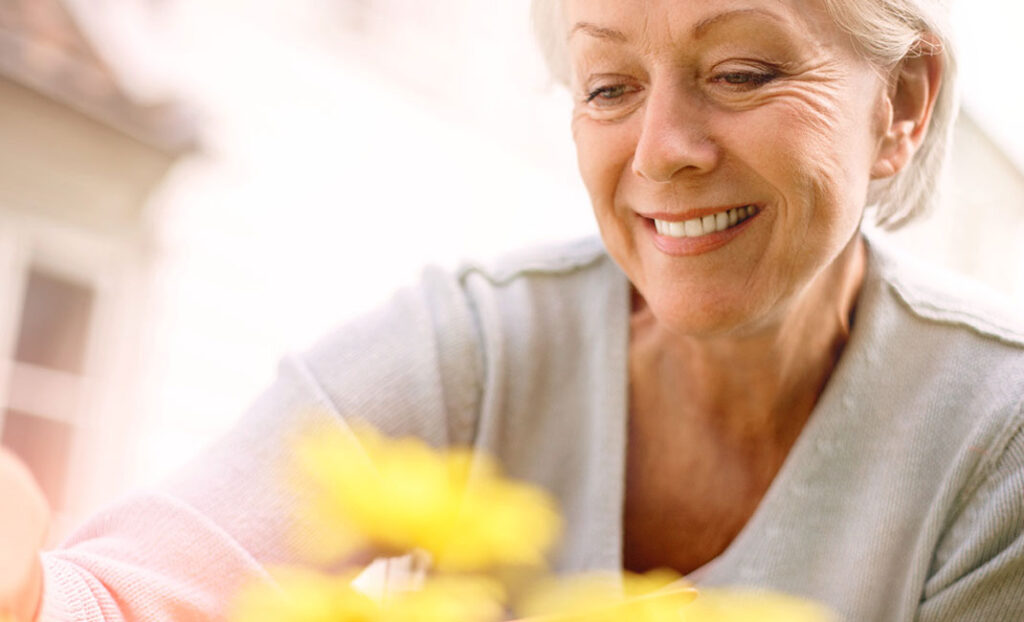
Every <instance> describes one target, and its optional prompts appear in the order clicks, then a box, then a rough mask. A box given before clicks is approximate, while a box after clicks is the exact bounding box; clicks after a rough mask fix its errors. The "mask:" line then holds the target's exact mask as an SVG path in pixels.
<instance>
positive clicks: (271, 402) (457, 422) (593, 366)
mask: <svg viewBox="0 0 1024 622" xmlns="http://www.w3.org/2000/svg"><path fill="white" fill-rule="evenodd" d="M629 300H630V285H629V282H628V281H627V279H626V278H625V276H624V275H623V274H622V272H621V271H620V270H619V268H618V267H617V266H616V265H615V264H614V263H613V262H612V261H611V259H610V258H609V257H608V255H607V254H606V252H605V251H604V249H603V247H602V246H601V243H600V241H599V240H597V239H585V240H581V241H578V242H573V243H568V244H561V245H558V246H554V247H545V248H541V249H533V250H530V251H527V252H524V253H520V254H517V255H514V256H507V257H505V258H503V259H501V260H499V261H497V262H495V263H493V264H490V265H468V266H466V267H464V268H462V269H460V270H458V271H456V272H454V273H452V272H444V271H439V270H428V271H426V272H425V273H424V275H423V277H422V279H421V280H420V282H419V283H418V284H417V285H415V286H413V287H409V288H406V289H403V290H401V291H399V292H398V293H397V294H396V295H395V296H394V297H393V298H392V299H391V300H390V301H388V302H387V303H386V304H384V305H382V306H381V307H380V308H378V309H377V310H376V311H374V312H372V313H369V314H367V315H365V316H363V317H361V318H359V319H357V320H355V321H353V322H351V323H349V324H347V325H346V326H344V327H342V328H341V329H339V330H337V331H336V332H335V333H333V334H332V335H329V336H328V337H327V338H325V339H324V340H322V341H321V342H320V343H319V344H317V345H316V346H314V347H313V348H312V349H310V350H309V351H307V352H305V353H303V354H301V355H295V356H290V357H288V358H286V359H285V360H284V361H283V362H282V365H281V368H280V374H279V377H278V379H277V381H276V382H275V383H274V384H273V385H272V386H271V387H270V388H269V389H268V390H267V391H266V392H265V393H264V394H263V395H262V396H261V397H260V398H259V399H258V400H257V401H256V403H255V404H254V405H253V406H252V407H251V409H250V410H249V412H248V413H246V414H245V416H244V417H243V418H242V419H241V420H240V421H239V423H238V424H237V425H236V426H235V427H234V429H233V430H232V431H231V432H230V433H229V434H227V435H226V436H225V437H224V438H222V439H221V440H219V441H218V442H217V443H215V444H214V445H213V446H211V447H210V448H208V449H207V450H205V451H204V452H203V453H202V454H200V455H199V456H198V457H197V458H196V459H195V460H194V461H193V462H192V463H191V464H190V465H189V466H188V467H187V468H186V469H184V470H183V471H182V472H180V473H178V474H177V475H176V476H174V477H173V478H171V479H170V480H168V481H166V482H164V483H162V484H161V485H159V486H156V487H154V488H153V489H151V490H149V491H146V492H141V493H135V494H133V495H131V496H129V497H127V498H125V499H123V500H122V501H120V502H118V503H117V504H114V505H113V506H111V507H110V508H108V509H107V510H105V511H103V512H101V513H100V514H98V515H97V516H95V517H93V518H92V519H91V520H89V521H88V522H87V523H86V524H85V525H84V526H83V527H82V528H81V529H79V530H78V531H77V533H75V534H74V535H73V536H72V537H71V538H70V540H69V541H68V542H67V543H66V544H65V545H64V546H62V547H61V548H60V549H58V550H55V551H52V552H49V553H47V554H45V556H44V567H45V597H44V603H43V611H42V618H41V619H42V620H44V621H46V622H57V621H76V622H99V621H101V620H108V621H119V620H147V621H165V620H190V621H192V620H220V619H223V618H224V615H225V611H226V610H227V607H228V606H229V603H230V599H231V597H232V595H233V594H234V593H235V591H236V590H237V589H238V586H239V585H240V584H241V583H242V582H244V581H247V580H252V578H254V577H255V578H257V579H260V578H263V579H266V578H267V571H266V568H267V567H269V566H273V565H275V564H280V563H290V562H294V561H296V559H297V549H298V548H299V547H298V543H300V542H305V541H308V540H309V538H310V537H311V536H312V537H315V535H316V532H315V530H316V529H318V527H317V526H315V525H313V524H310V523H306V522H304V519H303V518H302V514H303V513H302V512H301V511H300V508H302V507H304V504H305V503H306V501H307V499H305V498H304V494H305V493H303V492H301V491H296V490H292V489H290V488H289V487H288V486H286V485H285V483H284V481H283V478H282V477H281V473H280V471H281V465H282V464H284V463H286V462H287V459H288V456H289V452H290V448H291V447H292V441H293V439H294V438H295V436H296V434H298V433H316V432H317V431H322V430H327V429H342V430H347V429H348V422H350V421H351V420H352V419H353V418H361V419H365V420H368V421H370V422H372V423H373V424H374V425H376V426H377V427H378V428H380V429H381V430H382V431H384V432H385V433H387V434H391V435H415V436H418V437H421V438H423V439H425V440H426V441H428V442H429V443H431V444H433V445H435V446H447V445H471V446H473V447H475V448H477V449H479V450H481V451H482V452H487V453H488V454H490V455H493V456H495V457H497V458H498V459H499V460H500V461H501V463H502V464H503V466H504V468H505V470H506V471H507V472H508V474H510V475H511V476H513V477H517V478H522V479H525V480H528V481H531V482H534V483H537V484H539V485H541V486H544V487H545V488H547V489H548V490H549V491H551V492H552V493H553V494H554V495H555V497H556V498H557V500H558V501H559V503H560V505H561V509H562V512H563V514H564V516H565V518H566V524H567V528H566V532H565V537H564V539H563V542H562V544H561V546H560V548H559V549H558V550H557V551H556V552H555V554H554V558H553V565H554V567H555V568H556V569H557V570H559V571H563V572H574V571H585V570H614V569H619V568H621V565H622V548H623V546H622V545H623V543H622V508H623V496H624V475H625V451H626V429H627V428H626V424H627V401H628V386H627V378H628V373H627V371H628V370H627V365H628V358H627V352H628V345H629V343H628V342H629ZM1022 428H1024V330H1022V329H1021V328H1020V318H1016V317H1013V314H1012V313H1008V312H1007V311H1006V307H1003V306H999V305H998V304H996V303H990V302H989V296H988V294H986V293H985V292H984V291H983V290H981V289H978V288H974V287H973V286H970V285H967V284H966V283H964V282H960V281H952V280H951V278H950V277H949V276H947V275H942V274H940V273H936V272H932V271H930V270H928V269H925V268H921V267H919V266H914V265H912V264H911V262H910V261H909V260H907V259H906V258H901V257H899V256H898V255H897V254H895V253H894V252H892V251H890V250H886V249H885V248H883V247H882V246H881V245H880V244H879V243H877V242H875V241H871V242H870V243H869V264H868V270H867V275H866V277H865V282H864V285H863V287H862V290H861V293H860V296H859V298H858V302H857V307H856V316H855V322H854V326H853V331H852V334H851V337H850V340H849V342H848V344H847V345H846V347H845V349H844V351H843V354H842V356H841V358H840V360H839V363H838V366H837V367H836V369H835V370H834V372H833V374H832V377H831V378H830V379H829V382H828V384H827V386H826V388H825V391H824V393H823V394H822V395H821V396H820V399H819V400H818V402H817V404H816V406H815V408H814V411H813V413H812V415H811V417H810V419H809V421H808V423H807V424H806V427H805V429H804V430H803V432H802V433H801V435H800V437H799V439H798V440H797V442H796V444H795V445H794V447H793V448H792V450H791V451H790V454H789V456H788V457H787V459H786V461H785V463H784V464H783V466H782V469H781V470H780V472H779V473H778V474H777V476H776V477H775V479H774V480H773V482H772V484H771V486H770V488H769V489H768V491H767V493H766V494H765V496H764V498H763V499H762V500H761V502H760V504H759V506H758V508H757V510H756V511H755V513H754V515H753V516H752V517H751V519H750V520H749V522H748V523H747V524H746V526H745V527H744V528H743V530H742V531H741V532H740V533H739V535H738V536H737V537H736V538H735V540H734V541H733V542H732V543H731V544H730V545H729V547H728V548H727V549H726V550H725V551H724V552H723V553H722V554H721V555H719V556H718V557H717V558H716V559H715V560H713V561H712V562H711V563H710V564H708V565H707V566H705V567H704V568H702V569H701V571H700V572H699V575H698V577H699V578H698V582H699V584H700V585H707V586H721V585H734V586H735V585H742V586H755V587H761V588H768V589H773V590H781V591H784V592H788V593H792V594H796V595H800V596H805V597H808V598H811V599H814V600H816V601H819V602H822V603H824V604H826V605H827V606H829V607H831V608H832V609H834V610H835V611H836V612H837V613H838V615H839V618H840V619H841V620H849V621H856V622H870V621H878V622H899V621H908V622H909V621H911V620H918V621H921V622H940V621H941V622H947V621H948V622H952V621H954V620H955V621H958V622H963V621H978V622H981V621H984V622H993V621H1001V620H1005V621H1007V622H1011V621H1019V620H1024V431H1022ZM681 485H683V484H681Z"/></svg>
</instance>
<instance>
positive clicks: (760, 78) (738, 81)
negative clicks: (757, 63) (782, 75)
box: [712, 71, 777, 88]
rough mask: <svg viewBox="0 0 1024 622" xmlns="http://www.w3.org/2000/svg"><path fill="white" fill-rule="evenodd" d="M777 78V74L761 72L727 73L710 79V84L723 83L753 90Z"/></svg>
mask: <svg viewBox="0 0 1024 622" xmlns="http://www.w3.org/2000/svg"><path fill="white" fill-rule="evenodd" d="M776 77H777V74H775V73H770V72H761V71H729V72H725V73H720V74H718V75H716V76H714V77H713V78H712V82H724V83H725V84H728V85H730V86H737V87H748V88H754V87H758V86H764V85H765V84H768V83H769V82H771V81H772V80H774V79H775V78H776Z"/></svg>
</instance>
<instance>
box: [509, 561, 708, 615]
mask: <svg viewBox="0 0 1024 622" xmlns="http://www.w3.org/2000/svg"><path fill="white" fill-rule="evenodd" d="M695 598H697V591H696V590H695V589H693V587H692V586H690V585H689V584H688V583H686V582H685V581H683V580H682V578H681V577H680V575H679V574H678V573H676V572H674V571H671V570H664V569H662V570H654V571H651V572H648V573H645V574H635V573H630V572H627V573H624V574H623V575H621V577H620V576H619V575H611V574H589V575H579V576H575V577H568V578H564V579H550V580H548V581H546V582H544V583H542V584H541V585H539V586H537V587H536V588H534V589H533V590H532V591H531V592H530V593H529V594H528V595H527V596H526V597H525V598H524V599H523V602H522V603H521V606H520V608H519V611H520V613H521V614H523V615H525V616H529V619H530V620H535V621H537V622H540V621H544V622H662V621H664V622H679V620H680V617H679V616H680V615H681V611H682V610H683V609H684V607H686V606H687V605H688V604H689V603H690V602H692V601H693V600H694V599H695Z"/></svg>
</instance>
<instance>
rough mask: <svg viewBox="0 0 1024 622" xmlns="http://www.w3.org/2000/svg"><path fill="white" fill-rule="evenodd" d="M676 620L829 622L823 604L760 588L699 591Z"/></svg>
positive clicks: (828, 615) (827, 613) (689, 621)
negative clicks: (760, 589)
mask: <svg viewBox="0 0 1024 622" xmlns="http://www.w3.org/2000/svg"><path fill="white" fill-rule="evenodd" d="M682 614H683V615H682V618H680V619H679V622H829V621H831V620H834V619H835V618H834V617H833V616H832V614H831V613H830V612H829V611H828V610H827V609H825V608H824V607H822V606H820V605H818V604H816V603H812V602H810V601H807V600H803V599H800V598H797V597H795V596H788V595H786V594H779V593H775V592H762V591H737V590H706V591H705V590H701V593H700V596H699V597H698V598H697V600H695V601H694V602H693V604H692V605H690V606H688V607H686V608H685V609H684V610H683V612H682Z"/></svg>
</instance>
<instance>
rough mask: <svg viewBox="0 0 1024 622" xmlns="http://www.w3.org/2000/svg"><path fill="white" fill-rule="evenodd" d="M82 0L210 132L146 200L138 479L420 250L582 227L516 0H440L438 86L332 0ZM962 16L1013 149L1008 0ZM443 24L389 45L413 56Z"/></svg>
mask: <svg viewBox="0 0 1024 622" xmlns="http://www.w3.org/2000/svg"><path fill="white" fill-rule="evenodd" d="M77 1H78V4H80V5H81V6H82V7H84V8H85V9H86V10H82V11H79V12H80V14H81V17H82V19H83V20H84V21H85V22H87V24H86V25H87V26H88V27H89V29H90V30H91V31H93V32H95V33H99V35H100V36H98V37H97V44H98V45H100V47H101V49H102V50H103V51H105V52H106V53H107V55H108V56H110V57H111V58H112V60H114V61H115V64H116V65H117V66H118V67H119V68H120V70H121V71H122V72H123V74H124V75H125V77H126V80H128V81H129V83H130V84H132V85H133V88H135V89H136V90H137V91H138V92H139V93H141V94H143V95H148V96H159V95H162V94H165V93H168V92H171V93H175V94H177V95H178V96H179V97H181V98H183V99H184V100H186V101H188V102H189V103H190V104H192V105H193V106H194V107H195V108H196V109H197V110H199V111H201V112H202V117H203V126H204V132H205V135H206V148H205V149H204V151H203V153H202V154H200V155H198V156H197V157H195V158H192V159H190V160H188V161H186V162H184V163H183V164H182V166H181V167H179V169H178V170H176V171H175V172H174V173H173V174H172V176H171V178H170V179H169V180H168V184H167V185H166V187H165V188H164V189H163V190H162V191H161V193H160V194H159V195H158V196H157V197H156V198H155V201H154V207H155V208H158V209H159V210H160V213H161V214H163V215H164V218H165V221H164V223H165V226H164V228H163V230H162V237H161V244H162V245H163V249H164V259H163V260H162V262H161V263H160V268H159V273H158V275H157V277H158V280H157V283H158V288H157V295H156V297H155V299H154V305H153V307H154V317H153V319H154V326H153V331H152V339H151V347H150V350H149V355H150V357H151V361H152V369H150V370H149V379H148V381H147V387H146V392H145V396H146V399H145V406H146V408H145V410H144V412H143V413H142V416H143V419H144V425H143V431H144V433H143V437H142V438H141V439H140V444H139V447H138V458H137V462H138V464H139V467H140V468H139V471H138V474H137V480H138V481H146V480H149V479H151V478H152V477H155V476H156V475H158V474H160V473H163V472H165V471H166V470H167V469H168V468H171V467H173V466H174V465H175V464H177V463H179V462H180V461H181V460H183V459H184V457H185V456H187V455H189V454H190V453H193V452H194V451H195V449H196V446H197V443H200V442H202V441H203V440H205V439H208V438H209V437H210V436H212V435H214V434H216V433H217V432H218V431H220V430H222V429H223V428H224V427H226V426H228V425H230V423H231V421H233V420H234V419H235V418H236V417H237V416H238V414H239V413H241V412H242V410H243V408H244V407H245V405H246V403H248V401H250V400H251V399H252V398H253V397H254V396H255V395H256V394H257V393H258V391H259V390H260V389H261V388H262V387H264V386H265V385H266V384H267V383H268V382H269V381H270V379H271V378H272V377H273V371H274V365H275V362H276V360H277V359H278V358H279V357H280V355H281V354H282V353H283V352H286V351H288V350H290V349H295V348H298V347H302V346H303V345H305V344H307V343H309V342H310V341H311V340H313V339H314V338H315V337H316V336H318V335H320V334H322V333H324V332H325V331H326V330H328V329H329V328H330V327H331V326H334V325H336V324H337V323H338V322H339V321H341V320H342V319H343V318H345V317H350V316H351V315H352V314H354V313H356V312H358V311H361V310H363V309H366V308H367V307H368V306H369V305H371V304H372V303H374V302H376V301H379V300H382V299H383V298H384V297H385V296H386V295H387V294H388V292H390V291H392V290H393V289H394V288H395V287H397V286H399V285H400V284H402V283H405V282H408V281H410V280H411V279H413V278H414V277H415V274H416V273H417V271H418V268H419V267H420V266H421V265H423V264H424V263H427V262H442V263H447V264H451V263H453V262H454V261H455V259H456V258H458V257H464V256H483V257H487V256H490V255H494V254H495V253H497V252H498V251H499V250H500V249H506V248H514V247H517V246H521V245H523V244H525V243H529V242H531V241H534V240H550V239H558V238H564V237H566V236H570V235H576V234H579V233H584V232H589V231H592V230H593V226H592V224H591V223H590V219H589V211H588V206H587V204H586V200H585V196H584V194H583V192H582V190H581V187H580V185H579V183H578V182H577V181H576V176H575V168H574V161H573V157H574V156H573V154H572V150H571V143H570V140H569V133H568V108H567V107H568V100H567V98H566V96H564V95H563V94H561V93H559V92H558V91H557V90H551V89H549V88H547V85H546V77H545V76H544V74H543V70H542V68H541V64H540V61H539V59H538V58H537V55H536V53H535V52H534V51H533V48H532V40H531V39H530V35H529V30H528V25H527V14H528V1H527V0H501V1H500V2H493V3H492V2H480V0H476V1H475V2H472V1H460V0H452V1H451V4H452V5H453V6H462V7H472V5H473V4H476V5H480V6H478V7H476V8H469V9H466V10H467V13H468V14H469V15H471V22H472V23H473V24H474V25H473V26H472V27H471V28H469V29H468V31H467V30H465V29H464V30H462V31H460V32H461V35H462V37H463V39H464V40H462V41H461V45H463V48H462V50H463V51H465V50H470V51H471V54H470V58H469V59H468V60H467V63H466V66H465V68H464V70H465V75H463V76H453V75H450V73H446V72H445V71H443V70H441V68H438V75H437V78H436V79H430V80H428V81H429V83H430V84H431V86H432V87H436V88H438V89H440V91H441V92H442V93H443V95H442V96H441V97H438V96H437V93H436V91H435V93H434V94H433V95H431V94H427V93H424V92H422V91H421V92H417V91H415V90H409V89H408V88H406V87H403V86H402V83H401V81H395V80H394V79H393V78H392V77H389V74H387V72H385V73H381V72H380V71H379V65H374V64H372V63H371V64H368V63H366V62H363V61H361V60H360V52H359V48H358V47H357V46H354V45H353V44H352V43H351V41H346V37H345V36H343V33H342V32H341V31H340V30H339V29H338V28H337V27H336V26H335V25H333V23H332V21H331V20H329V19H325V17H324V16H325V15H329V14H330V10H331V5H332V1H331V0H293V1H287V0H175V1H173V2H172V1H167V2H164V3H162V4H161V3H157V6H158V7H160V9H159V10H158V11H155V12H154V11H152V10H151V9H150V8H148V7H151V6H152V4H150V3H139V4H136V3H134V2H127V0H120V1H118V0H106V2H95V1H94V2H92V3H90V2H89V1H88V0H77ZM334 1H335V2H336V3H340V2H342V1H343V0H334ZM438 4H439V5H443V4H444V3H440V2H439V3H438ZM144 7H146V8H144ZM956 15H957V17H956V21H957V25H958V27H959V28H960V31H961V34H962V48H963V53H962V54H963V56H962V58H963V75H964V80H963V85H964V91H965V94H966V101H967V105H968V107H969V109H970V110H972V111H973V112H974V113H975V115H976V116H977V117H978V118H979V119H980V120H981V122H982V123H983V124H984V125H986V127H987V128H988V129H989V130H990V131H991V132H992V133H993V135H994V136H995V137H996V138H997V139H998V140H1000V141H1001V142H1002V144H1003V145H1004V146H1005V148H1006V149H1007V150H1008V151H1009V152H1011V153H1013V154H1015V155H1016V157H1017V161H1018V162H1020V163H1024V115H1022V114H1021V110H1022V108H1024V80H1022V79H1021V70H1020V67H1021V65H1022V61H1024V36H1022V30H1024V8H1021V7H1020V6H1018V5H1017V4H1016V3H1014V2H1010V1H1008V0H1000V1H995V0H960V2H959V4H958V5H957V8H956ZM437 39H438V38H437V37H435V38H433V39H431V38H426V39H422V40H416V39H415V38H411V39H408V38H407V39H405V40H404V45H405V46H406V47H405V48H404V49H397V50H396V51H394V52H393V53H392V57H393V59H394V58H397V59H399V60H400V59H402V58H403V57H407V58H408V59H409V61H410V63H411V64H412V65H413V66H416V67H421V68H424V69H423V70H424V71H426V72H429V71H431V70H432V69H433V68H432V67H431V66H430V64H429V58H430V47H431V46H436V45H437ZM440 40H444V37H440ZM424 50H426V51H424ZM423 54H426V56H427V58H428V60H427V61H424V60H423V58H422V56H423ZM441 56H442V57H443V54H442V55H441ZM416 63H419V64H416ZM466 78H471V81H470V82H471V84H470V86H467V84H466ZM449 89H450V91H449ZM445 95H451V97H450V98H446V97H445ZM1021 209H1024V199H1022V206H1021Z"/></svg>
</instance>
